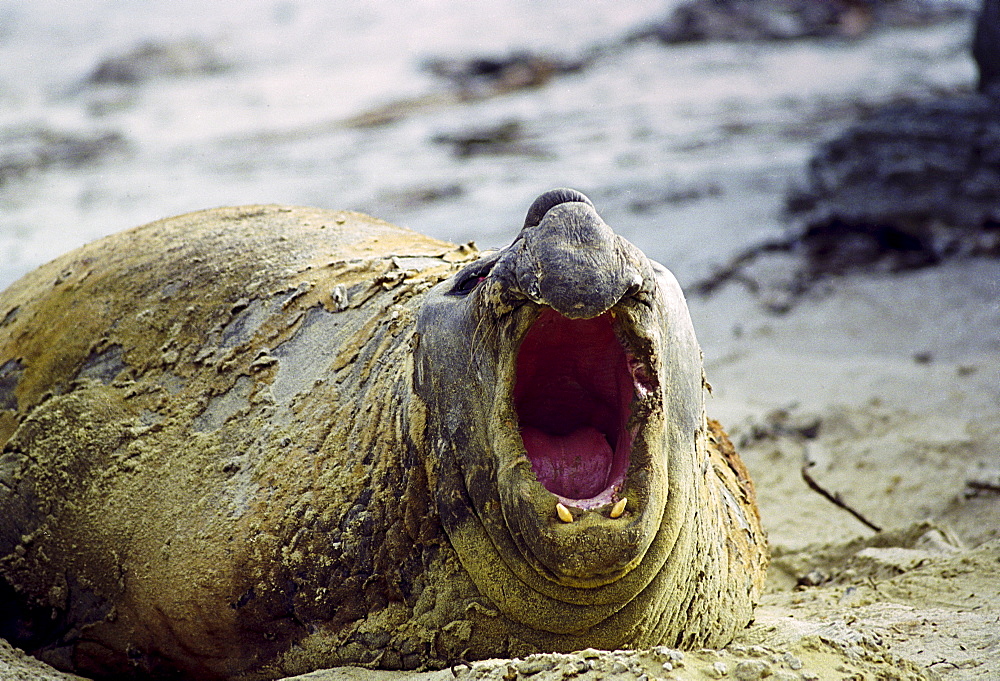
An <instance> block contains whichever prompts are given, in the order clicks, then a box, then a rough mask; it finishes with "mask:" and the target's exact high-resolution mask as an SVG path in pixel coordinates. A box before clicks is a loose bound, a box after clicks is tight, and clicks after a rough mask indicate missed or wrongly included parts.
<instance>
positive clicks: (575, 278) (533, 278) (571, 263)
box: [516, 189, 643, 319]
mask: <svg viewBox="0 0 1000 681" xmlns="http://www.w3.org/2000/svg"><path fill="white" fill-rule="evenodd" d="M520 241H521V250H520V252H519V253H518V262H517V266H516V272H517V282H518V285H519V287H520V289H521V292H522V293H523V294H524V295H526V296H527V297H528V298H530V299H532V300H534V301H535V302H537V303H539V304H543V305H547V306H549V307H551V308H553V309H555V310H556V311H558V312H560V313H561V314H563V315H565V316H566V317H569V318H571V319H590V318H593V317H597V316H598V315H600V314H602V313H604V312H606V311H607V310H609V309H610V308H611V307H612V306H614V305H615V304H616V303H617V302H618V301H619V300H621V299H622V298H623V297H625V296H627V295H630V294H631V293H634V292H635V291H637V290H638V289H639V288H640V287H641V286H642V283H643V277H642V274H641V273H640V271H639V269H638V268H637V264H636V263H634V262H632V260H633V259H631V258H629V257H628V254H627V252H626V243H625V242H624V241H623V240H622V239H621V238H620V237H618V236H617V235H616V234H615V233H614V232H613V231H612V230H611V228H610V227H608V225H607V224H605V222H604V220H602V219H601V216H600V215H598V214H597V211H596V210H595V209H594V205H593V204H592V203H591V202H590V199H588V198H587V197H586V196H584V195H583V194H581V193H580V192H578V191H575V190H573V189H555V190H552V191H549V192H546V193H545V194H542V195H541V196H540V197H538V198H537V199H536V200H535V202H534V203H533V204H532V205H531V208H529V209H528V215H527V218H526V219H525V223H524V228H523V229H522V230H521V235H520Z"/></svg>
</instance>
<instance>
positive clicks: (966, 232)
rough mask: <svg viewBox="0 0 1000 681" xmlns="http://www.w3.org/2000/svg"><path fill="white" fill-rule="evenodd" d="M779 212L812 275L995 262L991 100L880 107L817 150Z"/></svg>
mask: <svg viewBox="0 0 1000 681" xmlns="http://www.w3.org/2000/svg"><path fill="white" fill-rule="evenodd" d="M787 207H788V212H789V214H790V216H791V217H792V219H793V220H794V221H795V222H797V223H798V224H801V225H802V226H803V231H802V233H801V235H800V237H799V241H800V242H801V245H802V246H803V247H804V249H805V252H806V255H807V256H808V259H809V261H810V264H811V267H812V269H813V270H816V271H829V272H844V271H848V270H851V269H854V268H858V267H867V266H871V265H872V264H880V265H883V266H886V267H887V268H888V269H905V268H910V267H918V266H922V265H928V264H932V263H935V262H938V261H939V260H941V259H942V258H945V257H948V256H952V255H958V254H984V255H994V256H997V255H1000V101H998V100H995V99H993V100H991V99H989V98H987V97H982V96H962V97H951V98H946V99H940V100H935V101H929V102H921V103H915V104H905V105H896V106H890V107H888V108H886V109H883V110H882V111H880V112H877V113H876V114H874V115H872V116H871V117H870V118H868V119H866V120H863V121H861V122H859V123H856V124H855V125H853V126H851V127H850V128H848V129H847V130H846V131H845V132H844V133H843V134H841V135H840V136H839V137H837V138H836V139H834V140H831V141H830V142H827V143H826V144H824V145H823V146H822V147H820V149H819V151H818V153H817V154H816V156H815V157H814V158H813V160H812V162H811V164H810V168H809V172H808V177H807V180H806V185H805V187H804V188H801V189H797V190H793V192H792V193H791V194H790V196H789V197H788V202H787Z"/></svg>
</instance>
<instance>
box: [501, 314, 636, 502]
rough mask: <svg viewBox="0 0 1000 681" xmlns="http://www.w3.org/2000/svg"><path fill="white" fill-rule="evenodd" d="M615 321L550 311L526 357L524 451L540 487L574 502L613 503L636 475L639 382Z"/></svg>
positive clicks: (519, 398) (526, 346) (522, 363)
mask: <svg viewBox="0 0 1000 681" xmlns="http://www.w3.org/2000/svg"><path fill="white" fill-rule="evenodd" d="M612 319H613V318H612V316H611V314H610V313H605V314H602V315H600V316H598V317H594V318H592V319H569V318H567V317H564V316H563V315H561V314H559V313H558V312H556V311H555V310H552V309H546V310H544V311H543V312H542V313H541V314H540V315H539V317H538V319H537V320H536V321H535V323H534V324H533V325H532V327H531V329H530V330H529V331H528V333H527V335H526V336H525V337H524V340H523V341H522V343H521V348H520V350H519V351H518V356H517V379H516V383H515V385H514V405H515V408H516V409H517V414H518V419H519V426H520V430H521V438H522V440H523V442H524V449H525V452H526V453H527V455H528V460H529V461H530V462H531V467H532V469H533V470H534V472H535V476H536V478H537V479H538V481H539V482H540V483H542V485H543V486H544V487H545V488H546V489H547V490H548V491H550V492H552V493H553V494H556V495H558V496H560V497H563V498H565V499H567V500H594V503H595V504H596V503H603V502H606V501H608V500H609V499H610V495H611V494H612V493H613V492H614V489H613V488H614V486H615V485H617V484H620V483H621V481H622V480H623V479H624V475H625V471H626V470H627V468H628V459H629V451H630V449H631V439H632V438H631V437H630V435H629V433H628V431H627V424H628V416H629V405H630V403H631V400H632V393H633V390H632V384H633V381H632V375H631V373H630V371H629V362H628V356H627V355H626V352H625V350H624V348H623V347H622V345H621V343H620V342H619V341H618V339H617V338H616V337H615V333H614V329H613V327H612ZM602 493H604V494H602ZM604 497H608V498H607V499H605V498H604ZM578 505H581V506H589V505H590V504H578Z"/></svg>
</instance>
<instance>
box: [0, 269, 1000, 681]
mask: <svg viewBox="0 0 1000 681" xmlns="http://www.w3.org/2000/svg"><path fill="white" fill-rule="evenodd" d="M998 281H1000V263H996V262H990V261H969V262H965V263H958V264H953V265H948V266H944V267H941V268H936V269H932V270H924V271H921V272H917V273H912V274H907V275H902V276H898V277H878V278H876V277H872V278H865V277H854V278H850V279H843V280H840V281H838V282H836V286H835V287H833V288H832V289H831V290H830V291H829V292H827V293H826V294H824V295H822V296H820V297H815V298H812V299H810V300H808V301H804V302H803V303H802V304H800V305H798V306H796V307H795V308H794V309H793V310H792V312H790V313H789V314H787V315H784V316H773V315H770V314H768V313H766V312H764V311H763V308H761V307H760V305H759V304H758V302H757V301H756V300H754V299H753V298H752V297H750V296H747V295H746V294H745V293H744V292H742V291H740V290H739V289H737V288H732V289H727V290H726V291H725V292H723V293H722V294H720V295H718V296H716V297H714V298H711V299H709V300H707V301H701V300H695V301H692V313H693V316H694V319H695V324H696V325H697V326H699V327H700V328H699V333H700V334H701V336H702V337H703V338H704V339H705V340H704V343H705V346H706V364H707V367H708V369H707V370H708V377H709V380H710V382H712V384H713V388H714V395H715V397H714V398H711V399H710V405H709V406H710V408H711V409H712V410H713V411H714V412H715V413H719V414H721V415H722V416H723V417H724V418H726V419H727V421H728V422H730V423H733V424H734V428H733V431H734V438H735V441H736V444H737V446H738V447H740V449H741V452H742V454H743V456H744V458H745V460H746V461H747V464H748V466H749V467H750V471H751V474H752V475H753V476H754V477H755V479H756V481H757V488H758V493H759V496H760V503H761V510H762V515H763V518H764V522H765V525H766V526H767V527H768V529H769V532H770V541H771V544H772V549H773V554H774V559H773V567H772V569H771V573H770V578H769V587H768V592H767V593H766V594H765V596H764V599H763V603H762V605H761V607H760V608H759V609H758V611H757V617H756V622H755V624H754V625H753V626H751V627H750V628H749V629H747V630H746V631H745V632H744V633H743V634H741V635H740V636H739V637H738V639H737V641H736V643H735V644H733V645H731V646H729V647H728V648H727V649H725V650H723V651H718V652H714V653H713V652H688V653H684V657H683V659H680V660H674V658H672V657H670V655H671V653H668V652H664V651H659V652H652V653H642V654H633V653H630V652H617V653H609V652H601V653H582V654H578V655H572V656H566V655H547V656H546V655H542V656H534V657H530V658H527V659H524V660H513V661H512V660H501V661H489V662H478V663H475V664H474V665H473V666H472V668H471V669H470V668H466V667H458V668H456V670H455V671H456V672H457V673H458V678H497V679H500V678H505V677H506V678H508V679H513V678H534V679H557V678H569V677H573V678H581V679H596V678H624V679H628V678H634V679H639V678H641V677H642V676H643V675H645V676H646V677H647V678H650V679H652V678H675V679H705V678H733V679H741V678H765V677H763V676H761V675H762V674H764V670H765V669H766V670H769V673H770V676H769V677H766V678H774V679H810V678H815V679H842V678H852V677H851V674H855V675H856V676H855V677H854V678H890V679H892V678H899V679H922V678H928V679H933V678H941V679H989V678H995V677H996V675H997V674H998V673H1000V638H998V634H997V622H998V618H1000V539H998V538H997V532H998V527H997V522H996V519H997V518H1000V495H998V494H996V493H995V492H990V491H988V490H987V489H983V487H988V486H989V485H991V484H992V485H995V484H996V483H997V482H998V481H997V470H996V469H997V456H996V452H997V451H1000V432H998V431H1000V426H998V423H997V419H996V414H997V412H998V402H1000V396H998V391H997V369H996V368H997V367H998V366H1000V337H998V329H1000V308H998V305H997V302H996V301H997V298H996V297H995V293H996V284H995V283H994V282H998ZM990 293H993V294H994V297H992V298H991V297H989V294H990ZM959 320H965V322H964V324H959V323H958V321H959ZM942 324H943V326H939V325H942ZM737 326H738V327H740V329H741V331H740V332H739V333H738V334H733V329H734V328H735V327H737ZM893 329H895V330H896V335H890V331H891V330H893ZM946 331H947V332H946ZM918 351H919V352H920V353H927V354H919V353H918ZM915 354H919V356H917V357H916V359H915V358H914V355H915ZM928 355H929V357H928ZM779 408H783V409H784V413H775V410H777V409H779ZM806 450H808V452H809V456H810V457H811V458H812V459H814V460H816V461H817V463H816V465H815V466H813V468H812V469H811V472H812V474H813V476H814V478H815V479H816V480H817V481H818V482H820V483H821V484H822V485H824V486H825V487H826V488H827V489H828V490H830V491H832V492H838V493H839V494H840V495H841V497H842V498H843V499H844V500H845V501H846V502H847V503H849V504H851V505H852V506H853V507H855V508H856V509H857V510H858V511H860V512H862V513H863V514H865V515H866V516H867V517H868V518H869V519H870V520H872V521H873V522H875V523H877V524H880V525H883V526H884V528H885V529H884V531H883V532H881V533H875V532H873V531H871V530H868V529H867V528H865V527H864V526H863V525H861V524H860V523H859V522H858V521H856V520H855V519H854V518H852V517H851V516H850V515H848V514H847V513H846V512H844V511H842V510H840V509H838V508H835V507H834V506H833V505H831V504H830V503H829V502H828V501H826V500H825V499H823V498H822V497H820V496H819V495H818V494H816V493H815V492H813V491H811V490H810V489H809V488H808V487H806V485H805V484H804V483H803V482H802V480H801V477H800V473H799V469H800V466H801V463H802V456H803V453H804V451H806ZM970 482H971V483H972V485H971V486H970V485H969V484H968V483H970ZM977 487H978V488H979V489H978V490H977V489H976V488H977ZM927 521H929V522H927ZM797 582H798V583H799V584H798V585H797ZM0 651H2V652H0V678H2V679H21V678H54V679H55V678H66V677H65V676H64V675H59V674H58V673H57V672H55V671H51V670H50V671H49V673H50V676H49V677H45V676H41V675H40V674H42V672H39V671H37V670H38V669H40V667H38V666H37V663H34V662H31V661H26V660H25V658H24V657H22V656H18V655H15V654H12V651H11V649H9V648H0ZM664 656H666V657H664ZM796 661H797V662H796ZM664 662H669V663H670V664H671V665H672V667H673V669H671V670H666V669H664V667H663V663H664ZM674 662H680V663H681V664H674ZM717 663H721V664H717ZM793 663H794V664H793ZM799 663H801V667H798V664H799ZM681 665H683V666H681ZM764 665H766V666H764ZM793 667H797V668H793ZM723 671H725V674H724V675H723V674H722V672H723ZM18 674H20V676H18ZM26 674H27V676H25V675H26ZM31 674H34V676H31ZM754 674H757V676H754ZM880 675H881V676H880ZM309 678H318V679H403V678H406V679H408V680H410V679H412V680H413V681H417V680H423V679H447V678H454V677H453V676H452V672H451V671H449V670H443V671H440V672H433V673H431V672H428V673H423V674H421V673H410V674H399V673H394V672H393V673H390V672H372V671H368V670H360V669H339V670H333V671H327V672H316V673H314V674H312V675H311V676H310V677H309Z"/></svg>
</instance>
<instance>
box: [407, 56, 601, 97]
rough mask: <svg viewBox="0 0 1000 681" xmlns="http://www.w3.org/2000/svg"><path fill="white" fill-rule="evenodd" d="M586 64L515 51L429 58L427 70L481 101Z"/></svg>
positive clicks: (464, 94)
mask: <svg viewBox="0 0 1000 681" xmlns="http://www.w3.org/2000/svg"><path fill="white" fill-rule="evenodd" d="M587 63H588V62H587V60H586V59H579V60H564V59H560V58H557V57H548V56H544V55H536V54H529V53H526V52H515V53H513V54H510V55H508V56H505V57H472V58H464V59H446V58H435V59H429V60H427V61H426V62H425V63H424V68H425V69H426V70H427V71H429V72H430V73H432V74H434V75H435V76H438V77H439V78H443V79H444V80H446V81H448V82H449V83H450V84H451V85H452V86H453V87H455V88H456V89H457V90H458V91H459V92H460V93H461V94H462V95H463V96H466V97H469V98H481V97H488V96H490V95H494V94H501V93H504V92H512V91H515V90H523V89H526V88H536V87H541V86H542V85H545V84H546V83H548V82H549V81H550V80H552V78H553V77H555V76H558V75H562V74H566V73H575V72H577V71H580V70H581V69H582V68H583V67H584V66H585V65H586V64H587Z"/></svg>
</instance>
